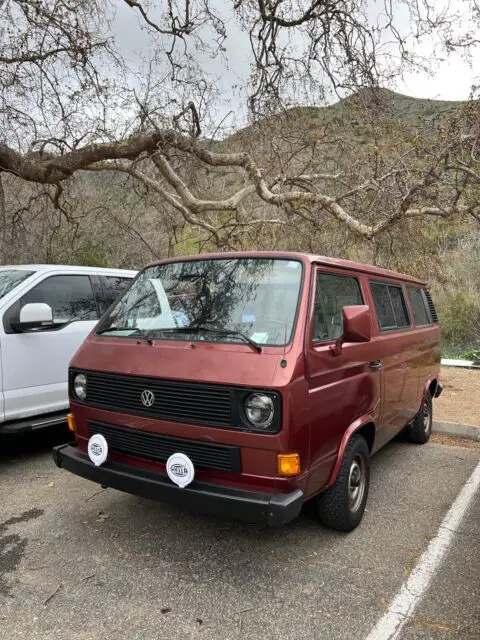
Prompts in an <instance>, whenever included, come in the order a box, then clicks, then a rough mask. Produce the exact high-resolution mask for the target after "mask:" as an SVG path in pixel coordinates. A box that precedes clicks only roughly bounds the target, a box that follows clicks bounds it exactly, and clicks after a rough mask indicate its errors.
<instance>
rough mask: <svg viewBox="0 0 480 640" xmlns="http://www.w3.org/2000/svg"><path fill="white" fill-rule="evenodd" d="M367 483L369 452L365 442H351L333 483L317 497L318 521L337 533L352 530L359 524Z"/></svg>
mask: <svg viewBox="0 0 480 640" xmlns="http://www.w3.org/2000/svg"><path fill="white" fill-rule="evenodd" d="M369 484H370V452H369V450H368V445H367V443H366V441H365V439H364V438H363V437H362V436H361V435H354V436H352V438H351V439H350V441H349V443H348V445H347V448H346V449H345V454H344V456H343V460H342V465H341V467H340V470H339V472H338V476H337V479H336V480H335V483H334V484H333V485H332V486H331V487H330V488H329V489H327V490H326V491H324V492H323V493H321V494H320V495H318V496H317V497H316V503H317V515H318V519H319V520H320V522H321V523H322V524H323V525H325V526H326V527H329V528H330V529H335V530H336V531H345V532H346V531H351V530H352V529H355V527H357V526H358V525H359V524H360V521H361V519H362V517H363V512H364V511H365V505H366V503H367V496H368V487H369Z"/></svg>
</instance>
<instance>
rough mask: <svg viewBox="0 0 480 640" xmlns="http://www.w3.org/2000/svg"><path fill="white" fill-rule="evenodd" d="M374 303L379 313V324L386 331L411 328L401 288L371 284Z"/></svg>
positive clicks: (378, 283)
mask: <svg viewBox="0 0 480 640" xmlns="http://www.w3.org/2000/svg"><path fill="white" fill-rule="evenodd" d="M370 289H371V291H372V296H373V302H374V303H375V309H376V311H377V318H378V324H379V325H380V329H383V330H384V331H388V330H392V329H405V327H409V326H410V321H409V319H408V314H407V307H406V305H405V298H404V297H403V291H402V288H401V287H397V286H395V285H390V284H383V283H380V282H372V283H371V284H370Z"/></svg>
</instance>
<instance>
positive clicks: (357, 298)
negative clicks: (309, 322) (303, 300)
mask: <svg viewBox="0 0 480 640" xmlns="http://www.w3.org/2000/svg"><path fill="white" fill-rule="evenodd" d="M355 304H363V297H362V292H361V290H360V285H359V283H358V280H356V278H350V277H348V276H336V275H333V274H329V273H317V287H316V291H315V304H314V311H313V314H314V315H313V340H314V342H319V341H321V340H336V339H337V338H339V337H340V336H341V335H342V333H343V318H342V308H343V307H345V306H348V305H355Z"/></svg>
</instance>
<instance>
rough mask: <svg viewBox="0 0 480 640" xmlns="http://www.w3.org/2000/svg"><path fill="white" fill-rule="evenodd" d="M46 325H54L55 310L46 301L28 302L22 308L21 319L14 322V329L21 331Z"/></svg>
mask: <svg viewBox="0 0 480 640" xmlns="http://www.w3.org/2000/svg"><path fill="white" fill-rule="evenodd" d="M46 327H53V311H52V308H51V307H50V306H49V305H48V304H45V303H44V302H34V303H33V302H32V303H30V304H26V305H25V306H23V307H22V308H21V310H20V318H19V321H18V322H12V329H14V331H17V332H19V333H23V332H25V331H29V330H30V329H42V328H46Z"/></svg>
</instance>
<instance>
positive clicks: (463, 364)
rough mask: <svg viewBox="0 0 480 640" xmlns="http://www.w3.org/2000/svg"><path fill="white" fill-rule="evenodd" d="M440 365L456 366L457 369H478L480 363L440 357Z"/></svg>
mask: <svg viewBox="0 0 480 640" xmlns="http://www.w3.org/2000/svg"><path fill="white" fill-rule="evenodd" d="M440 364H441V365H442V367H457V368H459V369H480V364H479V363H478V362H477V361H473V360H454V359H452V358H442V360H441V362H440Z"/></svg>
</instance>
